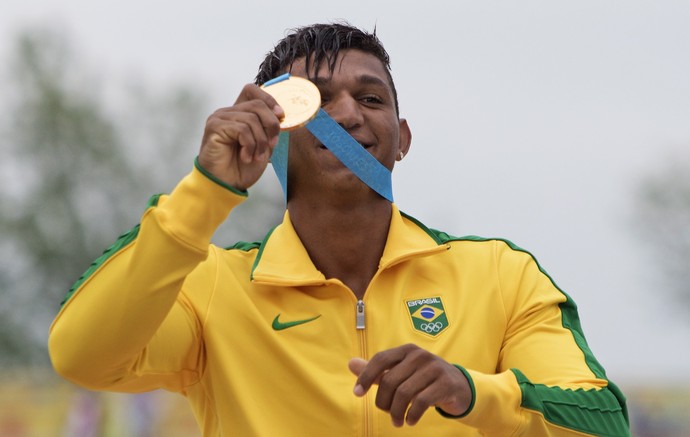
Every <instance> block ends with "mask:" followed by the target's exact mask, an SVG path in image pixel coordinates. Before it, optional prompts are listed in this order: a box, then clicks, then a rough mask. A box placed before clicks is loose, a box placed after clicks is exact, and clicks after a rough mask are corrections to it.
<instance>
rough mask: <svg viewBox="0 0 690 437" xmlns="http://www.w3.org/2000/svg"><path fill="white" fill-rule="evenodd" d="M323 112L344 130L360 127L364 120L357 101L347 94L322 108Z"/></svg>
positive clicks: (332, 100) (332, 99)
mask: <svg viewBox="0 0 690 437" xmlns="http://www.w3.org/2000/svg"><path fill="white" fill-rule="evenodd" d="M324 110H325V111H326V112H328V115H330V116H331V118H333V120H335V122H336V123H338V124H339V125H340V126H342V127H343V129H345V130H351V129H353V128H356V127H359V126H361V125H362V123H363V121H364V118H363V116H362V111H361V108H360V107H359V103H358V102H357V100H356V99H355V98H354V97H352V96H350V95H349V94H347V95H346V94H341V95H339V96H337V97H336V98H331V100H330V101H329V102H328V103H327V104H326V105H325V106H324Z"/></svg>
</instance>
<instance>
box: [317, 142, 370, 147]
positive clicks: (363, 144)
mask: <svg viewBox="0 0 690 437" xmlns="http://www.w3.org/2000/svg"><path fill="white" fill-rule="evenodd" d="M357 143H358V144H359V145H360V146H362V147H364V149H369V148H371V147H374V145H373V144H369V143H362V142H359V141H357ZM319 149H328V147H326V146H324V145H323V144H321V143H319Z"/></svg>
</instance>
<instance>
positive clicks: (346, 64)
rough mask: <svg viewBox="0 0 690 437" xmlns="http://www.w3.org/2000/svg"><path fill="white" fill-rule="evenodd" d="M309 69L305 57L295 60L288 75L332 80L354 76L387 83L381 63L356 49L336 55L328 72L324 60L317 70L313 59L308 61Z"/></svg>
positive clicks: (327, 62) (387, 75) (342, 51)
mask: <svg viewBox="0 0 690 437" xmlns="http://www.w3.org/2000/svg"><path fill="white" fill-rule="evenodd" d="M310 64H311V65H309V69H308V70H307V64H306V57H301V58H297V59H296V60H295V62H294V63H293V64H292V65H291V66H290V70H289V72H290V74H293V75H295V76H302V77H306V78H308V79H312V80H313V79H317V78H318V79H323V78H333V77H334V76H340V75H354V76H365V75H366V76H374V77H379V78H380V79H381V80H383V81H384V82H386V83H388V82H389V77H390V76H389V74H388V72H387V70H386V67H385V66H384V65H383V62H381V60H380V59H379V58H377V57H376V56H374V55H372V54H371V53H367V52H364V51H361V50H357V49H345V50H341V51H340V52H339V53H338V57H337V58H336V60H335V64H334V65H335V68H334V69H333V72H332V73H331V72H330V71H329V64H330V62H329V60H328V59H324V60H323V61H322V62H321V64H320V65H319V68H318V70H316V71H315V69H314V61H313V58H311V59H310Z"/></svg>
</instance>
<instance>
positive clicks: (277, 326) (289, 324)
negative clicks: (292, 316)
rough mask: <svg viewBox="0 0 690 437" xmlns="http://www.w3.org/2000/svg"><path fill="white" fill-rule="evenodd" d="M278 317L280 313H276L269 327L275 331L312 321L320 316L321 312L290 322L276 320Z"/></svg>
mask: <svg viewBox="0 0 690 437" xmlns="http://www.w3.org/2000/svg"><path fill="white" fill-rule="evenodd" d="M279 317H280V314H278V315H277V316H276V318H275V319H273V324H272V325H271V327H272V328H273V329H274V330H275V331H282V330H283V329H287V328H292V327H293V326H297V325H302V324H304V323H309V322H312V321H314V320H316V319H318V318H319V317H321V314H319V315H318V316H315V317H312V318H311V319H303V320H293V321H291V322H281V321H279V320H278V318H279Z"/></svg>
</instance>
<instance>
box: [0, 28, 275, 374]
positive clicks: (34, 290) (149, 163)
mask: <svg viewBox="0 0 690 437" xmlns="http://www.w3.org/2000/svg"><path fill="white" fill-rule="evenodd" d="M2 65H5V66H6V68H7V70H6V71H3V73H5V74H4V75H5V76H6V78H5V80H4V81H3V82H2V83H0V86H1V87H2V88H1V89H0V90H1V91H2V94H3V95H5V96H6V97H5V99H3V101H2V102H0V104H1V105H4V107H3V108H2V109H3V110H4V113H5V114H10V116H9V117H6V118H5V120H3V123H5V124H3V125H2V126H0V128H2V133H1V134H0V151H2V156H3V157H4V159H3V160H1V161H0V208H1V211H2V215H1V216H0V286H2V288H1V289H0V367H2V366H9V365H17V364H47V363H48V360H47V353H46V348H45V343H46V339H47V332H48V327H49V324H50V321H51V320H52V318H53V317H54V316H55V314H56V313H57V311H58V309H59V303H60V302H61V300H62V298H63V297H64V295H65V294H66V292H67V291H68V290H69V288H70V286H71V284H72V283H73V282H74V281H75V280H76V279H77V278H78V277H79V276H80V275H81V273H82V272H83V271H85V270H86V268H87V267H88V266H89V264H90V263H91V261H92V260H94V259H95V258H97V257H98V256H99V255H100V254H101V252H102V251H103V250H104V249H105V248H106V247H108V246H110V244H112V242H114V241H115V239H116V238H117V236H118V235H120V234H121V233H123V232H125V231H126V230H128V229H130V228H132V227H133V226H134V225H135V224H136V223H137V222H138V221H139V217H140V214H141V213H142V212H143V208H144V207H145V205H146V201H147V199H148V198H149V196H150V195H152V194H155V193H159V192H168V191H170V190H171V189H172V188H173V187H174V185H175V183H176V181H178V180H179V179H181V178H182V177H183V176H184V175H185V174H186V173H187V172H188V171H190V170H191V168H192V165H193V164H192V163H193V158H194V156H195V154H196V153H197V149H198V144H199V140H200V138H201V132H202V130H201V129H203V122H204V120H205V118H206V117H205V114H204V113H203V111H205V109H204V108H203V101H204V99H203V98H202V95H201V93H200V92H199V91H198V90H196V89H193V88H190V87H182V86H177V87H168V88H165V87H163V88H160V87H159V88H156V87H152V86H149V85H148V84H146V83H145V82H144V81H143V80H141V79H139V80H137V81H130V82H128V83H125V84H122V83H119V82H116V81H112V80H111V81H108V80H106V79H104V78H103V77H101V76H99V74H97V73H95V72H94V71H95V69H93V68H90V67H89V66H88V65H86V64H85V63H83V60H82V59H81V58H80V57H79V56H77V54H76V53H75V52H74V50H73V49H72V47H71V46H70V44H69V41H68V40H67V38H65V37H64V36H63V34H61V33H60V32H58V31H55V30H45V29H29V30H26V31H24V32H23V33H22V34H20V35H19V36H18V37H17V39H16V44H15V46H14V50H13V54H12V59H10V61H9V62H4V63H2ZM257 194H259V195H258V196H253V197H254V199H253V202H247V203H248V204H249V205H248V206H246V207H244V209H246V210H249V211H252V212H255V211H257V210H261V209H263V211H258V214H251V215H255V216H260V217H263V220H253V221H252V220H251V217H247V218H248V219H247V220H244V221H240V223H235V226H234V227H233V230H232V232H226V234H227V235H234V236H240V235H242V234H243V233H244V234H245V235H244V238H258V237H260V236H262V235H263V233H264V232H265V231H266V229H267V227H268V226H269V225H271V224H274V223H275V222H277V221H278V219H279V218H280V213H281V212H282V208H283V206H282V203H281V202H280V200H279V199H280V198H279V194H278V193H277V192H276V191H275V190H274V191H271V190H270V189H269V190H259V192H258V193H257ZM267 208H268V209H267ZM241 215H242V214H240V216H241ZM246 234H249V235H248V236H247V235H246ZM226 244H229V243H227V242H226Z"/></svg>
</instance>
